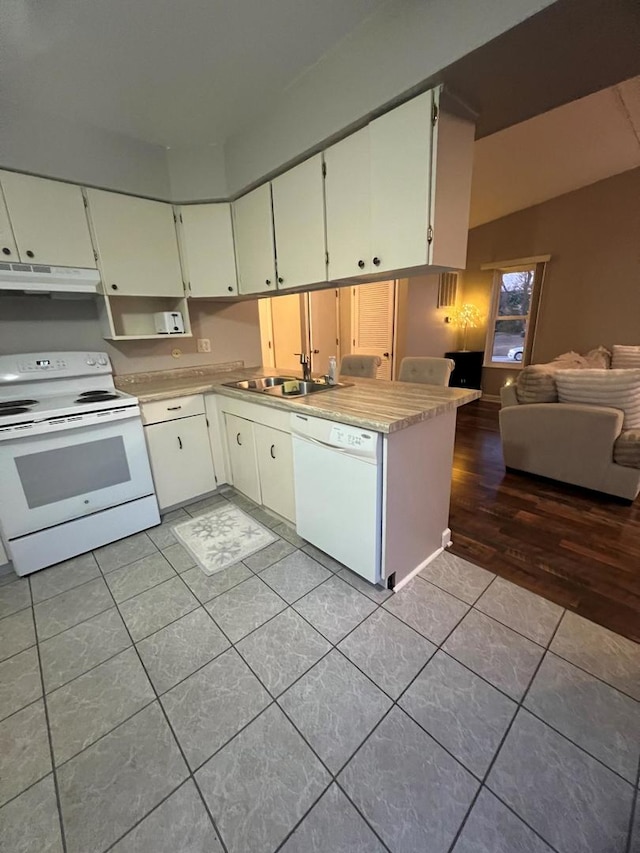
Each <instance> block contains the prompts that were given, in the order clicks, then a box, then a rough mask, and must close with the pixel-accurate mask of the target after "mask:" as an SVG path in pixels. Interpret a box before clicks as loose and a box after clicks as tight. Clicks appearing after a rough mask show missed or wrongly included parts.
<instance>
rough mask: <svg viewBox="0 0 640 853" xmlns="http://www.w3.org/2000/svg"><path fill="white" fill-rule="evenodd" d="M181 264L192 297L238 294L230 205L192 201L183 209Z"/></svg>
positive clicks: (181, 216)
mask: <svg viewBox="0 0 640 853" xmlns="http://www.w3.org/2000/svg"><path fill="white" fill-rule="evenodd" d="M179 233H180V242H181V248H182V264H183V271H184V276H185V280H186V282H187V289H188V292H189V295H190V296H234V295H236V294H237V293H238V279H237V275H236V256H235V250H234V245H233V228H232V225H231V205H230V204H229V203H228V202H224V203H221V204H190V205H184V206H183V207H181V208H180V228H179Z"/></svg>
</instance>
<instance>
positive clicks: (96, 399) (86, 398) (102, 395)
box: [76, 391, 118, 403]
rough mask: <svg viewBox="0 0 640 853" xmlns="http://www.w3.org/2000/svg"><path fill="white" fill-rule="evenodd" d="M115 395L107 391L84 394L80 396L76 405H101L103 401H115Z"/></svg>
mask: <svg viewBox="0 0 640 853" xmlns="http://www.w3.org/2000/svg"><path fill="white" fill-rule="evenodd" d="M117 399H118V395H117V394H111V393H110V392H109V391H98V392H97V393H93V394H91V393H89V392H85V393H84V394H81V395H80V396H79V397H78V399H77V400H76V403H101V402H102V401H103V400H117Z"/></svg>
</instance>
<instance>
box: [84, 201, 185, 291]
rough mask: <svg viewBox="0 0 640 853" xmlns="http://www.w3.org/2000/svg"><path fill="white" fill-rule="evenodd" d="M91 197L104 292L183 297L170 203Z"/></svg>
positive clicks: (90, 202) (92, 218)
mask: <svg viewBox="0 0 640 853" xmlns="http://www.w3.org/2000/svg"><path fill="white" fill-rule="evenodd" d="M87 196H88V199H89V213H90V215H91V223H92V226H93V231H94V236H95V240H96V248H97V249H98V257H99V263H100V268H101V270H102V280H103V284H104V288H105V292H106V293H110V294H112V295H115V296H183V295H184V284H183V282H182V271H181V269H180V256H179V255H178V238H177V235H176V228H175V222H174V220H173V210H172V208H171V205H169V204H164V202H160V201H149V200H148V199H144V198H134V197H133V196H128V195H121V194H119V193H110V192H105V191H103V190H91V189H90V190H87Z"/></svg>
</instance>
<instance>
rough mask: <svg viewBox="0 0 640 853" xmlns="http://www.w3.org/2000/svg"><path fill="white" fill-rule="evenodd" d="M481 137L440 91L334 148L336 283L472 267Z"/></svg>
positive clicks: (331, 187)
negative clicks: (474, 175)
mask: <svg viewBox="0 0 640 853" xmlns="http://www.w3.org/2000/svg"><path fill="white" fill-rule="evenodd" d="M473 139H474V125H473V123H472V122H470V121H468V120H466V119H462V118H458V117H456V116H454V115H451V114H450V113H447V112H446V111H443V110H441V109H440V90H439V89H435V90H433V91H430V92H425V93H424V94H423V95H419V96H418V97H417V98H413V99H412V100H410V101H407V103H405V104H402V105H401V106H399V107H397V108H396V109H394V110H391V111H390V112H388V113H386V114H385V115H383V116H381V117H380V118H378V119H375V120H374V121H372V122H371V123H370V124H369V125H368V126H367V127H366V128H364V129H363V130H360V131H358V132H357V133H354V134H352V135H351V136H348V137H347V138H346V139H344V140H342V141H341V142H339V143H337V144H336V145H333V146H332V147H331V148H329V149H327V151H325V155H324V157H325V163H326V167H327V175H326V181H325V192H326V209H327V250H328V252H329V280H330V281H338V280H340V279H347V278H361V279H363V280H367V279H371V278H382V277H384V276H385V275H388V274H389V273H394V272H400V271H407V270H419V269H420V268H425V267H428V266H440V267H451V268H464V266H465V265H466V251H467V233H468V229H469V201H470V197H471V170H472V166H473ZM276 227H277V223H276Z"/></svg>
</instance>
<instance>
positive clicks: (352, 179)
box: [324, 127, 373, 281]
mask: <svg viewBox="0 0 640 853" xmlns="http://www.w3.org/2000/svg"><path fill="white" fill-rule="evenodd" d="M324 161H325V164H326V168H327V175H326V178H325V194H326V205H327V250H328V252H329V279H330V280H331V281H339V280H340V279H344V278H352V277H353V276H358V275H362V274H363V273H367V272H371V271H372V269H373V265H372V263H371V175H370V167H369V128H368V127H365V128H364V129H363V130H359V131H358V132H357V133H353V134H352V135H351V136H348V137H347V138H346V139H343V140H342V142H338V143H337V144H336V145H332V146H331V148H329V149H327V150H326V151H325V152H324Z"/></svg>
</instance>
